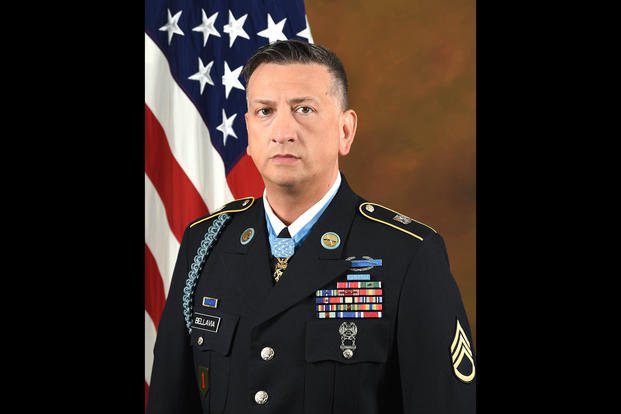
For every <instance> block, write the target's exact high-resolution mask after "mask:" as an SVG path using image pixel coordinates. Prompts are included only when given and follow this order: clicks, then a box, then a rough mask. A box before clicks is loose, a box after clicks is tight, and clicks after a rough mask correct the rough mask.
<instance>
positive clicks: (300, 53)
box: [242, 40, 348, 110]
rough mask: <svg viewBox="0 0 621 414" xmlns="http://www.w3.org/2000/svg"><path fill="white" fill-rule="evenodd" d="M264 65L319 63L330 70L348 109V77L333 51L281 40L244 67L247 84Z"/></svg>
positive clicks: (264, 47) (337, 90)
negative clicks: (253, 74)
mask: <svg viewBox="0 0 621 414" xmlns="http://www.w3.org/2000/svg"><path fill="white" fill-rule="evenodd" d="M262 63H276V64H279V65H285V64H290V63H318V64H320V65H324V66H326V67H327V68H328V72H330V73H331V74H332V76H333V78H334V86H335V92H336V93H338V94H340V95H341V96H340V100H341V106H342V109H343V110H345V109H347V108H348V102H347V75H346V74H345V67H343V63H342V62H341V60H340V59H339V58H338V57H337V56H336V55H335V54H334V52H332V51H331V50H329V49H327V48H325V47H323V46H320V45H317V44H312V43H306V42H301V41H299V40H279V41H276V42H274V43H270V44H268V45H265V46H262V47H260V48H259V49H258V50H257V51H256V52H255V54H254V55H252V56H251V57H250V59H248V61H247V62H246V64H245V65H244V69H243V70H242V73H243V74H244V79H245V80H246V84H248V80H250V76H252V73H253V72H254V71H255V69H256V68H257V67H258V66H259V65H261V64H262Z"/></svg>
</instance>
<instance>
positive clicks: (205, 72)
mask: <svg viewBox="0 0 621 414" xmlns="http://www.w3.org/2000/svg"><path fill="white" fill-rule="evenodd" d="M212 66H213V60H212V61H211V62H209V63H208V64H207V66H203V61H202V60H201V58H200V57H199V58H198V72H196V73H195V74H194V75H192V76H190V77H189V78H188V79H192V80H197V81H199V82H200V83H201V95H202V94H203V89H205V83H208V84H210V85H212V86H213V80H212V79H211V74H210V73H209V72H211V67H212Z"/></svg>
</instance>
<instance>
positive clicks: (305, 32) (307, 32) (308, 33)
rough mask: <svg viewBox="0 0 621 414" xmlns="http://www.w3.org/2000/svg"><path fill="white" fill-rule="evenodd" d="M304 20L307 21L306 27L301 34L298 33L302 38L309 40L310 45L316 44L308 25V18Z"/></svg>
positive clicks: (305, 17)
mask: <svg viewBox="0 0 621 414" xmlns="http://www.w3.org/2000/svg"><path fill="white" fill-rule="evenodd" d="M304 20H306V27H305V28H304V30H302V31H301V32H299V33H296V34H297V35H298V36H300V37H305V38H307V39H308V43H314V41H313V34H312V33H311V30H310V24H308V16H304Z"/></svg>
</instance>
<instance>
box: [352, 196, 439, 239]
mask: <svg viewBox="0 0 621 414" xmlns="http://www.w3.org/2000/svg"><path fill="white" fill-rule="evenodd" d="M358 210H360V213H362V215H363V216H365V217H366V218H368V219H369V220H373V221H377V222H379V223H382V224H385V225H387V226H390V227H392V228H395V229H397V230H400V231H402V232H404V233H407V234H409V235H410V236H414V237H416V238H417V239H419V240H420V241H422V240H423V236H425V235H426V234H429V233H430V231H429V230H431V231H433V232H434V233H437V231H435V230H434V229H433V228H431V227H429V226H428V225H426V224H425V223H421V222H420V221H416V220H414V219H412V218H410V217H408V216H406V215H403V214H401V213H399V212H397V211H395V210H391V209H389V208H388V207H384V206H382V205H380V204H376V203H370V202H364V203H362V204H360V206H359V207H358Z"/></svg>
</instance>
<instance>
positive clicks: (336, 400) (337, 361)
mask: <svg viewBox="0 0 621 414" xmlns="http://www.w3.org/2000/svg"><path fill="white" fill-rule="evenodd" d="M227 212H228V213H227ZM224 213H227V214H229V215H230V217H231V219H230V221H229V222H228V223H227V224H226V226H225V227H224V229H223V230H222V232H221V233H220V235H219V237H218V239H217V242H216V243H215V244H214V246H213V248H212V250H211V252H210V253H209V254H208V256H207V259H206V261H205V264H204V267H203V268H202V271H201V272H200V276H199V279H198V282H197V283H196V287H195V290H194V294H193V300H192V305H191V306H192V309H191V312H192V318H194V319H192V320H193V321H194V322H196V321H198V322H202V323H203V324H205V323H206V324H207V326H206V329H199V328H198V326H199V325H201V324H200V323H198V324H196V323H195V324H194V325H193V326H194V328H193V329H192V333H191V334H189V333H188V329H187V327H186V320H185V319H184V313H183V302H182V297H183V289H184V287H185V285H186V279H187V278H188V272H189V271H190V265H191V264H192V262H193V260H194V256H195V255H196V252H197V249H198V246H199V245H200V243H201V241H202V240H203V238H204V236H205V233H206V232H207V230H208V228H209V227H210V226H211V225H212V223H213V222H214V220H215V219H216V218H217V217H218V216H219V215H221V214H224ZM396 216H397V214H396V212H394V211H392V210H390V209H387V208H385V207H382V206H380V205H378V204H373V203H366V202H365V201H364V200H362V199H361V198H360V197H359V196H357V195H356V194H354V193H353V192H352V190H351V189H350V187H349V186H348V184H347V182H346V181H345V179H344V178H343V181H342V183H341V185H340V188H339V190H338V192H337V193H336V195H335V197H334V199H333V200H332V202H331V203H330V205H329V206H328V207H327V209H326V210H325V212H324V213H323V215H322V216H321V217H320V218H319V220H318V221H317V223H315V225H314V226H313V228H312V229H311V231H310V233H309V236H308V238H307V239H306V240H305V241H304V242H303V244H302V245H301V246H300V247H299V248H297V249H296V251H295V254H294V255H293V256H292V258H291V259H290V261H289V265H288V268H287V269H286V270H285V272H284V275H283V276H282V278H281V279H280V281H279V282H278V283H277V284H274V282H273V278H272V273H273V266H272V259H271V258H270V248H269V242H268V237H267V234H266V233H267V232H266V223H265V212H264V209H263V203H262V201H261V200H260V199H259V200H254V199H253V198H247V199H241V200H236V201H233V202H231V203H229V204H227V205H226V206H224V207H223V208H222V209H221V210H220V211H219V212H217V213H215V214H213V215H211V216H209V217H206V218H203V219H201V220H197V221H196V222H194V223H192V224H191V225H190V226H188V228H187V229H186V231H185V233H184V236H183V240H182V243H181V246H180V250H179V253H178V257H177V262H176V265H175V270H174V273H173V278H172V282H171V287H170V291H169V294H168V299H167V302H166V305H165V308H164V311H163V314H162V318H161V322H160V324H159V327H158V333H157V339H156V343H155V348H154V354H155V355H154V365H153V370H152V377H151V383H150V390H149V399H148V404H147V413H148V414H181V413H183V414H192V413H196V414H198V413H211V414H221V413H227V414H229V413H230V414H240V413H266V414H267V413H270V414H296V413H310V414H329V413H334V414H342V413H356V414H375V413H386V414H388V413H390V414H397V413H409V414H419V413H434V414H444V413H461V414H467V413H474V412H475V383H476V381H475V379H474V376H475V375H474V374H475V364H474V355H473V352H474V351H473V344H472V340H471V336H470V327H469V324H468V320H467V316H466V313H465V311H464V308H463V304H462V301H461V297H460V293H459V289H458V287H457V285H456V284H455V281H454V279H453V276H452V275H451V272H450V269H449V261H448V257H447V253H446V249H445V246H444V242H443V240H442V238H441V236H440V235H439V234H437V233H436V232H435V231H434V230H433V229H431V228H430V227H427V226H425V225H423V224H422V223H419V222H416V221H411V222H408V221H409V219H408V218H407V217H403V216H401V218H395V217H396ZM405 223H407V224H405ZM249 228H251V229H253V230H254V232H253V235H252V238H250V240H249V241H248V235H249V233H251V232H249V231H246V230H247V229H249ZM245 231H246V234H245V237H244V238H243V240H244V241H245V242H247V243H246V244H244V243H242V234H244V232H245ZM327 232H333V233H336V234H337V235H338V236H339V239H340V244H339V245H338V246H337V247H336V248H335V249H328V248H326V247H324V245H323V244H322V242H321V238H322V235H324V234H325V233H327ZM352 257H353V258H355V259H362V258H363V257H370V258H373V259H381V260H382V265H381V266H376V267H373V268H372V269H370V270H367V271H365V272H362V273H365V274H370V278H371V281H381V282H382V311H381V312H382V317H381V318H354V319H352V318H346V319H343V318H325V319H320V318H318V316H317V309H316V305H317V304H316V291H317V290H322V289H336V283H337V282H339V281H346V280H347V279H346V277H347V275H348V274H354V273H361V272H354V271H353V270H352V269H351V268H350V267H351V263H352V262H351V261H350V260H351V258H352ZM348 258H349V259H350V260H346V259H348ZM203 298H208V299H207V302H206V303H209V300H210V299H209V298H214V299H218V301H217V305H216V307H208V306H204V305H203ZM211 304H212V305H213V303H211ZM196 318H198V319H196ZM343 322H353V323H354V324H355V325H356V328H357V330H356V331H357V332H356V335H355V345H356V348H355V350H354V351H353V354H352V355H351V357H350V358H346V357H345V354H344V351H343V349H342V348H341V345H342V344H343V341H342V339H343V338H342V333H341V332H340V331H339V329H340V327H341V324H342V323H343ZM264 348H271V349H272V350H273V355H272V356H271V358H266V359H264V357H262V350H263V349H264ZM264 352H265V351H264ZM264 356H265V354H264ZM257 400H258V401H260V402H261V403H259V402H257Z"/></svg>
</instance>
